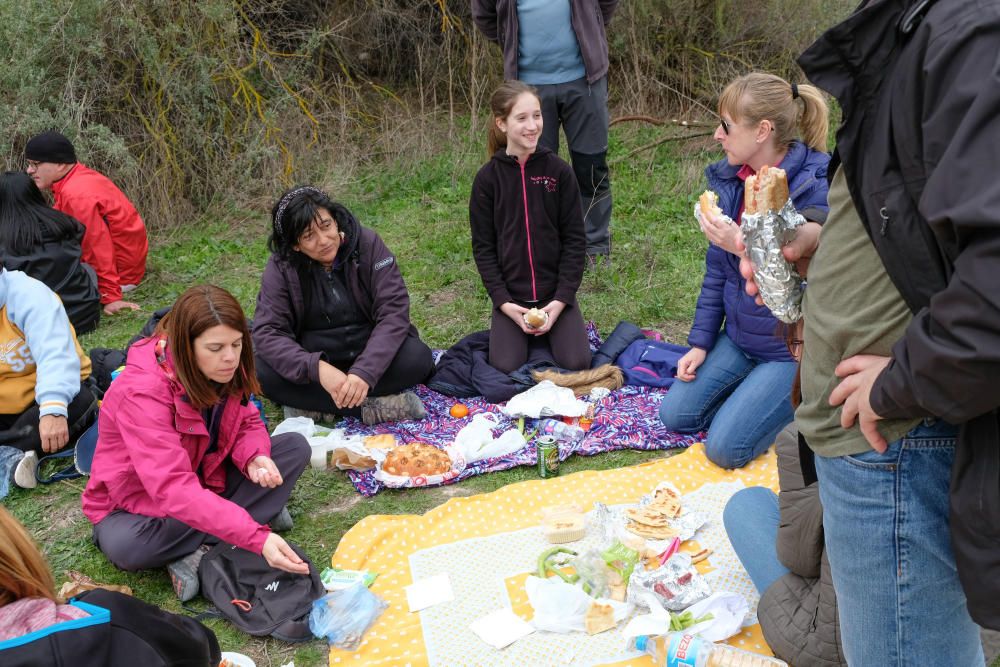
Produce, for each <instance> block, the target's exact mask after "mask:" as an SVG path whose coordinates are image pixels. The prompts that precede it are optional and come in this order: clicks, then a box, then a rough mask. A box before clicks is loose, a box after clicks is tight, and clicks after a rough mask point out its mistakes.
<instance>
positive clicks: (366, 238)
mask: <svg viewBox="0 0 1000 667" xmlns="http://www.w3.org/2000/svg"><path fill="white" fill-rule="evenodd" d="M268 247H269V248H270V250H271V253H272V254H271V258H270V259H269V260H268V262H267V266H266V267H265V268H264V275H263V277H262V279H261V287H260V293H259V294H258V295H257V311H256V313H255V315H254V326H253V343H254V348H255V350H256V354H257V374H258V377H259V378H260V382H261V385H262V386H263V388H264V393H265V394H266V395H267V397H268V398H270V399H271V400H273V401H275V402H276V403H279V404H281V405H283V406H284V407H285V416H286V417H291V416H298V415H306V416H312V417H313V418H314V419H317V420H320V421H330V420H331V419H332V418H333V416H334V415H346V416H353V417H358V418H360V419H362V420H363V421H364V422H365V423H366V424H376V423H380V422H386V421H399V420H405V419H421V418H423V417H424V414H425V412H424V407H423V404H422V403H421V402H420V399H419V398H418V397H417V395H416V394H414V393H413V392H412V391H405V390H407V389H409V388H411V387H413V386H414V385H417V384H419V383H421V382H423V381H424V380H425V379H426V378H427V376H428V375H429V374H430V372H431V370H432V369H433V367H434V361H433V358H432V356H431V351H430V348H428V347H427V345H425V344H424V343H423V341H421V340H420V336H419V335H418V333H417V329H416V327H414V326H413V324H412V323H411V322H410V297H409V294H408V293H407V291H406V285H405V284H404V282H403V276H402V274H401V273H400V271H399V266H398V264H397V263H396V258H395V257H394V256H393V254H392V253H391V252H390V251H389V249H388V248H387V247H386V246H385V243H383V242H382V239H381V238H379V235H378V234H376V233H375V232H374V231H372V230H370V229H367V228H364V227H362V226H361V225H360V224H359V223H358V221H357V220H356V219H355V218H354V216H353V215H352V214H351V212H350V211H348V210H347V209H346V208H345V207H344V206H342V205H341V204H338V203H336V202H334V201H333V200H331V199H330V197H329V196H328V195H327V194H326V193H324V192H323V191H321V190H319V189H318V188H314V187H311V186H303V187H296V188H294V189H292V190H289V191H288V192H286V193H285V194H284V195H282V197H281V198H280V199H279V200H278V202H277V203H276V204H275V205H274V208H273V210H272V229H271V237H270V239H269V240H268Z"/></svg>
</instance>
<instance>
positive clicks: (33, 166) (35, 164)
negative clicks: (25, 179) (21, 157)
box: [25, 160, 45, 169]
mask: <svg viewBox="0 0 1000 667" xmlns="http://www.w3.org/2000/svg"><path fill="white" fill-rule="evenodd" d="M25 163H26V164H27V168H28V169H38V167H39V166H41V165H43V164H45V163H44V162H39V161H38V160H26V161H25Z"/></svg>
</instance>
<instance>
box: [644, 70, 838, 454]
mask: <svg viewBox="0 0 1000 667" xmlns="http://www.w3.org/2000/svg"><path fill="white" fill-rule="evenodd" d="M827 115H828V114H827V108H826V102H825V101H824V100H823V98H822V96H821V95H820V93H819V91H818V90H816V89H815V88H813V87H812V86H808V85H801V86H798V85H792V84H789V83H788V82H787V81H785V80H784V79H782V78H780V77H777V76H774V75H772V74H762V73H756V72H755V73H751V74H747V75H746V76H743V77H740V78H738V79H736V80H735V81H733V82H731V83H730V84H729V85H728V86H726V88H725V90H723V92H722V95H721V96H720V97H719V116H720V121H719V127H718V128H717V129H716V131H715V138H716V140H718V141H719V143H720V144H722V148H723V150H724V151H725V153H726V157H725V158H724V159H723V160H720V161H719V162H716V163H715V164H712V165H710V166H709V167H708V169H706V170H705V175H706V176H707V178H708V186H709V188H710V189H711V190H712V191H713V192H715V193H716V195H718V198H719V207H720V208H721V209H722V211H723V213H725V214H726V215H727V216H728V217H729V218H730V219H732V220H733V221H735V224H729V223H728V222H726V221H724V219H722V218H717V217H716V216H714V215H712V214H711V213H707V214H706V212H702V216H701V220H700V222H701V226H702V229H703V230H704V232H705V235H706V236H707V237H708V239H709V241H710V244H709V246H708V253H707V254H706V256H705V279H704V281H703V282H702V286H701V294H699V295H698V303H697V306H696V310H695V316H694V324H693V325H692V326H691V333H690V334H689V335H688V344H690V345H691V350H690V351H689V352H688V353H687V354H685V355H684V356H683V357H681V359H680V361H679V362H678V365H677V379H678V380H681V381H680V382H675V383H674V384H673V386H672V387H671V388H670V391H669V392H667V395H666V396H665V397H664V398H663V402H662V403H661V404H660V420H661V421H662V422H663V423H664V425H666V427H667V428H669V429H671V430H673V431H679V432H681V433H697V432H698V431H703V430H705V429H708V437H707V438H706V439H705V453H706V455H707V456H708V458H709V459H710V460H711V461H713V462H714V463H716V464H718V465H720V466H722V467H723V468H739V467H742V466H744V465H746V464H747V463H749V462H750V461H751V460H753V459H754V458H756V457H757V456H758V455H760V454H761V453H763V452H764V451H765V450H766V449H767V448H768V447H770V445H771V443H772V442H774V436H775V435H777V434H778V432H779V431H780V430H781V429H782V428H784V427H785V426H786V425H787V424H788V423H789V422H790V421H792V406H791V403H790V402H789V394H790V392H791V388H792V379H793V378H794V377H795V367H796V364H795V361H794V360H793V359H792V357H791V356H789V354H788V350H787V349H786V348H785V345H784V343H783V342H782V340H781V338H780V337H779V336H778V325H779V322H778V320H777V319H776V318H775V317H774V316H773V315H772V314H771V312H770V311H769V310H768V309H767V308H765V307H763V306H760V305H757V304H755V303H754V300H753V299H752V298H750V297H749V296H748V295H747V294H746V293H745V292H744V280H743V278H742V277H741V276H740V272H739V260H740V258H739V256H738V255H736V254H734V253H735V252H736V241H737V239H738V238H739V237H740V231H739V222H740V214H741V213H742V211H743V183H744V181H745V180H746V179H747V178H748V177H749V176H750V175H752V174H754V173H756V172H757V170H759V169H760V168H761V167H762V166H764V165H769V166H772V167H781V168H782V169H784V170H785V173H786V175H787V177H788V190H789V193H790V194H791V199H792V203H793V204H794V205H795V208H796V209H798V211H799V212H800V213H801V214H802V215H803V216H805V218H806V219H808V220H819V221H822V220H824V219H825V217H826V211H827V205H826V193H827V182H826V166H827V163H828V162H829V161H830V156H829V155H827V154H826V153H825V152H824V150H825V148H826V135H827V123H828V121H827ZM799 131H801V133H802V135H803V136H804V137H805V143H803V142H801V141H799V140H797V139H796V136H797V135H798V132H799Z"/></svg>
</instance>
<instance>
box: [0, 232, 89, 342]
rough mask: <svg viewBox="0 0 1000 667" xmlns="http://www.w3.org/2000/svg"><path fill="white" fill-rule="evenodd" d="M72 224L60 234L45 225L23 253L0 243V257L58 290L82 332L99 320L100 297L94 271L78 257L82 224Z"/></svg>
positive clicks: (78, 332)
mask: <svg viewBox="0 0 1000 667" xmlns="http://www.w3.org/2000/svg"><path fill="white" fill-rule="evenodd" d="M73 227H74V231H73V234H72V235H71V236H63V237H58V236H56V235H55V234H53V233H51V232H50V231H49V230H48V228H45V230H44V231H43V237H42V242H41V243H40V244H38V245H36V246H34V247H33V248H31V250H30V251H29V252H27V253H24V254H15V253H13V252H12V251H11V250H10V249H8V248H4V247H2V246H0V257H2V258H3V263H4V266H5V267H7V268H8V269H9V270H11V271H23V272H24V273H26V274H28V275H29V276H31V277H32V278H34V279H35V280H40V281H42V282H43V283H45V284H46V285H47V286H48V288H49V289H50V290H52V291H53V292H55V293H56V294H58V295H59V299H60V300H61V301H62V303H63V306H64V307H65V308H66V314H67V315H69V321H70V322H71V323H72V324H73V328H74V329H75V330H76V333H77V334H85V333H89V332H91V331H93V330H94V329H96V328H97V324H98V322H100V319H101V298H100V294H98V292H97V275H96V274H95V273H94V270H93V269H92V268H91V267H90V266H89V265H87V264H84V263H83V261H82V260H81V255H82V252H83V251H82V249H81V244H82V242H83V234H84V228H83V225H81V224H80V223H79V222H76V221H74V223H73Z"/></svg>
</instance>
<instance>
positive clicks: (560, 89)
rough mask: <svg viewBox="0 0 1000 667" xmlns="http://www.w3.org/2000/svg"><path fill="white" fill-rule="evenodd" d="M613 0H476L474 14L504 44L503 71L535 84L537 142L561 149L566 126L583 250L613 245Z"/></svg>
mask: <svg viewBox="0 0 1000 667" xmlns="http://www.w3.org/2000/svg"><path fill="white" fill-rule="evenodd" d="M617 6H618V0H473V1H472V18H473V20H474V21H475V23H476V25H477V26H478V27H479V29H480V30H481V31H482V32H483V34H484V35H486V38H487V39H489V40H491V41H493V42H496V43H497V44H499V45H500V48H501V49H502V50H503V63H504V78H505V79H507V80H508V81H513V80H520V81H523V82H525V83H527V84H530V85H532V86H535V88H536V89H537V90H538V97H539V99H540V100H541V104H542V117H543V119H544V126H543V131H542V136H541V139H540V144H541V145H542V146H544V147H545V148H547V149H549V150H550V151H552V152H553V153H556V154H558V153H559V127H560V125H561V126H562V128H563V131H564V132H565V133H566V142H567V143H568V144H569V150H570V158H571V159H572V162H573V171H574V172H575V174H576V179H577V183H578V184H579V186H580V192H581V194H582V196H583V201H582V203H583V212H584V220H585V223H586V230H587V255H588V257H589V258H590V263H591V264H599V263H605V262H607V261H608V259H609V258H610V253H611V174H610V172H609V170H608V160H607V155H608V39H607V35H606V33H605V30H606V28H607V25H608V23H609V22H610V21H611V17H612V15H614V12H615V9H616V8H617Z"/></svg>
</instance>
